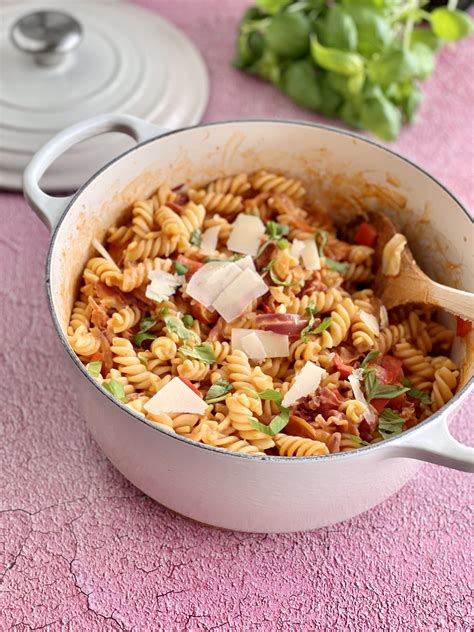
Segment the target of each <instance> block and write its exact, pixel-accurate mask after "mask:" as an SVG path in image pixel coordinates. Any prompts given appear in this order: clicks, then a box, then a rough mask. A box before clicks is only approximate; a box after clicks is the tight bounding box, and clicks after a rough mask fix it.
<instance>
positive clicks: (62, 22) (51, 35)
mask: <svg viewBox="0 0 474 632" xmlns="http://www.w3.org/2000/svg"><path fill="white" fill-rule="evenodd" d="M10 36H11V40H12V42H13V43H14V45H15V46H16V47H17V48H18V49H19V50H21V51H23V52H24V53H28V54H30V55H33V56H34V59H35V61H36V63H38V64H39V65H40V66H56V65H57V64H60V63H61V62H63V61H64V60H65V59H66V57H67V56H68V54H69V53H71V52H72V51H73V50H74V49H76V48H77V46H78V45H79V42H80V41H81V38H82V26H81V25H80V23H79V22H78V21H77V20H76V19H75V18H74V17H73V16H72V15H70V14H69V13H64V12H62V11H36V12H34V13H28V14H27V15H24V16H23V17H21V18H20V19H19V20H17V21H16V22H15V24H14V25H13V27H12V30H11V33H10Z"/></svg>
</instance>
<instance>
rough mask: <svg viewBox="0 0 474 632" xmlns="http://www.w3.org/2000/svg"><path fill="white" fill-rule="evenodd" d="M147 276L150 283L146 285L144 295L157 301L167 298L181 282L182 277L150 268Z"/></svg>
mask: <svg viewBox="0 0 474 632" xmlns="http://www.w3.org/2000/svg"><path fill="white" fill-rule="evenodd" d="M148 278H149V279H150V281H151V283H150V284H149V285H147V288H146V290H145V296H146V297H147V298H150V299H151V300H152V301H156V302H157V303H161V302H162V301H166V300H168V299H169V298H170V296H172V295H173V294H174V293H175V292H176V288H178V287H179V286H180V285H181V284H182V283H183V278H182V277H179V276H178V275H176V274H170V273H169V272H163V270H152V271H151V272H149V273H148Z"/></svg>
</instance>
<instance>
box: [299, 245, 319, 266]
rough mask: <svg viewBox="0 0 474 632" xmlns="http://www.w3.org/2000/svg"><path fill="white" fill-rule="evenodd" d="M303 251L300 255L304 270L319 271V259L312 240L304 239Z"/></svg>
mask: <svg viewBox="0 0 474 632" xmlns="http://www.w3.org/2000/svg"><path fill="white" fill-rule="evenodd" d="M304 244H305V246H304V249H303V252H302V253H301V258H302V259H303V263H304V267H305V268H306V270H320V269H321V261H320V259H319V254H318V249H317V248H316V242H315V240H314V239H306V240H305V241H304Z"/></svg>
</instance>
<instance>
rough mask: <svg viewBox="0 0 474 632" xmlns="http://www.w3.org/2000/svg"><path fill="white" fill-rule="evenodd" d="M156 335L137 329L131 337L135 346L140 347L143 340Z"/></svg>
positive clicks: (153, 337)
mask: <svg viewBox="0 0 474 632" xmlns="http://www.w3.org/2000/svg"><path fill="white" fill-rule="evenodd" d="M155 338H156V336H155V335H154V334H149V333H147V332H146V331H139V332H138V333H137V334H135V335H134V336H133V338H132V340H133V344H134V345H135V346H136V347H141V346H142V344H143V343H144V342H145V340H155Z"/></svg>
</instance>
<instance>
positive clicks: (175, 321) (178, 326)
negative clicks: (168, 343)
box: [164, 316, 195, 340]
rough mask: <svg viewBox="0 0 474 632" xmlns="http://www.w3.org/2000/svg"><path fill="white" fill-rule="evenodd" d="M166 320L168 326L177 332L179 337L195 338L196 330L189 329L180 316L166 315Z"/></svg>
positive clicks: (184, 338) (183, 338)
mask: <svg viewBox="0 0 474 632" xmlns="http://www.w3.org/2000/svg"><path fill="white" fill-rule="evenodd" d="M164 321H165V325H166V326H167V328H168V329H169V330H170V331H172V332H173V333H175V334H176V335H177V336H178V338H181V340H188V338H195V334H194V332H192V331H189V329H186V327H185V326H184V324H183V323H182V321H181V320H179V318H176V316H165V317H164Z"/></svg>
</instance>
